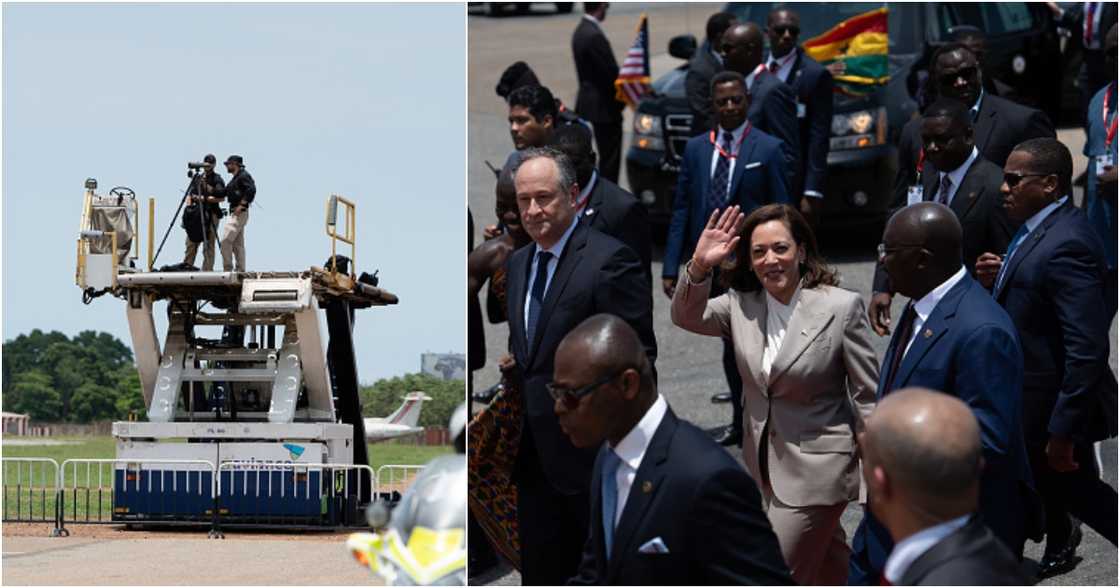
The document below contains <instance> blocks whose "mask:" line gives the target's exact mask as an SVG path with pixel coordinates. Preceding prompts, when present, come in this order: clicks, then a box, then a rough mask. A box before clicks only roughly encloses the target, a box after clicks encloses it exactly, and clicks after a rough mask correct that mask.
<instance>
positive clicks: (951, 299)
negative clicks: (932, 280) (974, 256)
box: [893, 273, 972, 390]
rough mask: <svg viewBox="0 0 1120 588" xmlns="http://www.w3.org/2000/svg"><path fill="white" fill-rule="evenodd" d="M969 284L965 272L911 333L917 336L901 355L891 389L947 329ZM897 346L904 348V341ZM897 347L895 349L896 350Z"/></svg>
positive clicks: (897, 384) (902, 379) (901, 385)
mask: <svg viewBox="0 0 1120 588" xmlns="http://www.w3.org/2000/svg"><path fill="white" fill-rule="evenodd" d="M971 286H972V278H970V277H968V274H967V273H966V274H965V275H964V277H963V278H961V281H959V282H957V284H956V285H955V286H953V287H952V288H950V289H949V291H948V292H946V293H945V296H943V297H942V298H941V300H940V301H938V303H937V306H935V307H934V308H933V312H931V313H930V314H929V317H928V318H927V319H926V322H925V324H923V325H922V330H921V332H918V333H911V336H913V335H915V334H916V335H917V338H915V339H914V344H913V345H911V346H910V351H908V352H906V355H904V356H903V357H902V363H901V364H900V365H899V366H898V373H897V374H896V375H895V377H894V382H893V389H895V390H897V389H898V388H902V387H903V386H904V385H905V384H906V380H907V378H909V377H910V373H911V372H913V371H914V368H916V367H917V366H918V364H919V363H921V362H922V358H923V357H925V355H926V353H929V350H930V349H933V347H934V345H936V344H937V341H938V340H939V339H941V337H943V336H944V335H945V333H947V332H948V331H949V326H950V320H951V319H952V317H953V316H954V315H956V314H957V305H958V304H960V301H961V298H963V297H964V293H965V291H966V290H968V288H970V287H971ZM898 346H899V349H905V348H906V341H900V342H899V343H898ZM899 349H896V352H898V351H899Z"/></svg>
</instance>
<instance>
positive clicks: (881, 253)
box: [876, 243, 922, 262]
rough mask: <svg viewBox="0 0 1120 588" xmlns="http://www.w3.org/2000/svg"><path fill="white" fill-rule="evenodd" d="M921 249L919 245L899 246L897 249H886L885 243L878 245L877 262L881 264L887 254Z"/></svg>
mask: <svg viewBox="0 0 1120 588" xmlns="http://www.w3.org/2000/svg"><path fill="white" fill-rule="evenodd" d="M921 248H922V246H921V245H899V246H898V247H887V244H886V243H879V247H877V248H876V249H877V251H878V253H879V261H880V262H882V261H883V260H884V259H886V257H887V254H888V253H894V252H895V251H902V250H903V249H921Z"/></svg>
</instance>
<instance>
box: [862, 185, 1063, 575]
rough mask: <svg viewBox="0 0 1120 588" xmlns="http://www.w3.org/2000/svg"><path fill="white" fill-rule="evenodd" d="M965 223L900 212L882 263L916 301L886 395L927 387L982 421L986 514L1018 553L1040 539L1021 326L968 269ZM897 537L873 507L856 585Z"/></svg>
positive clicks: (883, 374)
mask: <svg viewBox="0 0 1120 588" xmlns="http://www.w3.org/2000/svg"><path fill="white" fill-rule="evenodd" d="M961 239H962V235H961V225H960V222H959V221H958V220H957V216H956V214H955V213H953V211H952V210H950V209H949V207H947V206H944V205H942V204H937V203H934V202H919V203H916V204H912V205H910V206H907V207H905V208H903V209H901V210H899V211H898V212H896V213H895V214H894V216H892V217H891V219H890V220H889V221H888V222H887V227H886V230H885V231H884V232H883V242H882V243H881V244H880V245H879V262H880V263H881V264H882V265H883V266H884V267H885V269H886V272H887V275H888V276H889V277H890V280H891V284H893V285H894V287H895V289H896V291H897V292H898V293H899V294H901V295H903V296H907V297H909V298H910V299H911V302H910V303H909V304H907V305H906V310H905V312H903V313H902V316H901V317H900V320H899V322H898V324H897V325H895V331H894V336H893V337H892V338H891V342H890V346H889V347H888V348H887V354H886V356H885V357H884V358H883V367H882V370H881V371H880V376H879V398H880V399H883V398H889V397H890V395H891V393H892V392H893V391H894V390H898V389H899V388H903V387H909V386H922V387H926V388H932V389H934V390H941V391H943V392H945V393H946V394H950V395H952V396H955V397H957V398H959V399H961V400H962V401H964V403H965V404H967V405H968V406H969V408H971V409H972V413H973V415H974V416H975V417H976V420H977V421H979V422H980V425H981V431H983V434H982V435H981V443H982V446H983V453H984V463H985V465H984V471H983V474H982V475H981V477H980V516H981V518H982V519H983V520H984V522H985V523H986V524H987V525H988V526H989V527H990V528H991V529H992V531H993V532H994V533H995V535H996V536H997V537H998V538H999V539H1000V540H1001V541H1003V543H1004V544H1005V545H1006V546H1007V548H1008V550H1010V551H1011V553H1012V554H1014V555H1015V556H1016V557H1021V556H1022V553H1023V543H1024V542H1025V539H1026V537H1027V536H1030V537H1039V536H1040V534H1041V521H1040V520H1039V518H1040V517H1041V514H1040V513H1041V505H1040V503H1039V498H1038V495H1037V494H1036V493H1035V492H1034V488H1033V483H1032V480H1031V472H1030V466H1029V464H1028V462H1027V457H1026V447H1025V445H1024V444H1023V428H1022V424H1021V409H1022V399H1021V397H1022V387H1023V352H1022V350H1021V349H1020V346H1019V339H1018V337H1017V335H1016V331H1015V325H1014V324H1013V323H1012V322H1011V318H1010V317H1008V316H1007V313H1006V312H1004V310H1003V308H1001V307H1000V306H999V304H997V303H996V302H995V301H994V300H992V297H991V295H990V294H989V293H988V291H987V290H985V289H984V287H983V286H981V285H980V284H979V283H978V282H976V281H975V280H974V279H972V278H971V277H970V276H969V275H968V272H966V271H965V268H964V265H963V263H962V252H961ZM892 544H893V541H892V539H891V537H890V535H889V534H888V533H887V531H886V529H884V528H883V526H882V525H881V524H880V523H879V522H878V521H877V520H876V519H875V517H874V516H873V514H872V513H868V512H866V511H865V513H864V519H863V522H861V523H860V526H859V529H858V530H857V531H856V534H855V537H854V538H853V540H852V559H851V561H850V564H851V565H850V566H849V573H848V582H849V583H851V584H868V583H875V582H877V581H878V580H879V577H880V574H881V573H882V571H883V565H884V564H885V563H886V558H887V554H888V553H890V550H891V547H892Z"/></svg>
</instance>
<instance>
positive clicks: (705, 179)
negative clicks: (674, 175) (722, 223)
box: [693, 127, 722, 226]
mask: <svg viewBox="0 0 1120 588" xmlns="http://www.w3.org/2000/svg"><path fill="white" fill-rule="evenodd" d="M717 128H718V127H717ZM720 130H721V131H722V129H720ZM711 136H712V135H711V131H709V132H708V134H707V135H705V137H704V138H705V141H704V148H703V149H701V150H700V153H702V154H703V155H702V156H701V157H700V161H699V163H700V170H699V171H700V174H699V175H700V181H699V182H697V186H699V187H700V193H699V194H698V195H697V196H699V197H698V198H694V199H693V203H694V205H695V206H697V207H698V209H699V212H698V214H699V217H697V218H700V219H702V221H701V226H703V225H704V223H707V222H708V215H707V214H705V212H704V211H706V210H707V209H708V192H709V191H711V189H712V152H713V151H715V146H714V145H712V141H711ZM716 140H719V137H716Z"/></svg>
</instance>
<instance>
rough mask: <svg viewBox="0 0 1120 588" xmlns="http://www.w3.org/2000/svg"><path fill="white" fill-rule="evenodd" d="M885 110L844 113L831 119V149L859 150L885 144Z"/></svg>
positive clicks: (881, 108) (875, 109) (880, 108)
mask: <svg viewBox="0 0 1120 588" xmlns="http://www.w3.org/2000/svg"><path fill="white" fill-rule="evenodd" d="M886 124H887V109H886V108H884V107H881V106H880V107H878V108H874V109H869V110H857V111H855V112H845V113H843V114H836V115H833V117H832V138H831V139H830V141H829V147H830V148H831V149H859V148H861V147H870V146H872V145H881V144H883V143H885V142H886V130H887V129H886Z"/></svg>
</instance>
